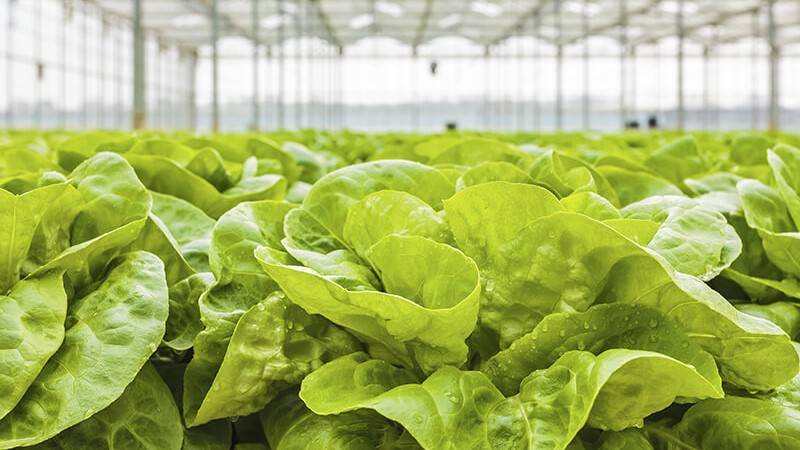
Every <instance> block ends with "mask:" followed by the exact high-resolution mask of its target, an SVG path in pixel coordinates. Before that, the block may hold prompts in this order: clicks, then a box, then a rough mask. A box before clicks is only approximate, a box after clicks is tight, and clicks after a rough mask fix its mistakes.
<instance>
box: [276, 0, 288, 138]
mask: <svg viewBox="0 0 800 450" xmlns="http://www.w3.org/2000/svg"><path fill="white" fill-rule="evenodd" d="M283 1H284V0H278V6H279V8H278V9H279V14H280V15H281V17H283V14H284V4H283ZM285 26H286V21H285V20H283V19H281V24H280V27H279V28H278V98H277V102H278V130H283V129H285V128H286V111H285V108H286V101H285V91H286V80H285V78H284V72H285V71H286V43H285V42H284V40H285V38H286V35H285V31H286V29H285Z"/></svg>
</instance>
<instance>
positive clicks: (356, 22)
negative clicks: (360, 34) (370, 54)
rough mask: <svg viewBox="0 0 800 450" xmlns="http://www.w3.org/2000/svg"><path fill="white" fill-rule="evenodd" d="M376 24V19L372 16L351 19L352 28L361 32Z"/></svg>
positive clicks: (366, 15) (363, 15) (364, 15)
mask: <svg viewBox="0 0 800 450" xmlns="http://www.w3.org/2000/svg"><path fill="white" fill-rule="evenodd" d="M373 23H375V17H373V16H372V14H361V15H360V16H355V17H353V18H352V19H350V28H352V29H354V30H360V29H362V28H366V27H368V26H370V25H372V24H373Z"/></svg>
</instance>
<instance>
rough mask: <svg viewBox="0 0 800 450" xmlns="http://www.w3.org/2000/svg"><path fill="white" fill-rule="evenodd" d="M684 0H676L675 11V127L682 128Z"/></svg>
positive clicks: (684, 36)
mask: <svg viewBox="0 0 800 450" xmlns="http://www.w3.org/2000/svg"><path fill="white" fill-rule="evenodd" d="M683 7H684V0H679V1H678V12H677V13H676V15H675V17H676V28H677V31H678V109H677V111H676V124H675V128H677V129H678V130H683V129H684V127H685V125H686V117H685V116H686V105H685V97H684V80H683V72H684V70H683V63H684V61H683V60H684V41H685V40H686V29H685V27H684V23H683Z"/></svg>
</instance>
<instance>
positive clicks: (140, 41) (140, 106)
mask: <svg viewBox="0 0 800 450" xmlns="http://www.w3.org/2000/svg"><path fill="white" fill-rule="evenodd" d="M143 1H144V0H134V3H133V128H134V129H136V130H140V129H142V128H144V127H145V126H147V104H146V97H147V96H146V93H145V88H146V85H145V73H146V72H145V68H146V66H145V65H146V63H147V60H146V57H145V51H144V30H143V29H142V2H143Z"/></svg>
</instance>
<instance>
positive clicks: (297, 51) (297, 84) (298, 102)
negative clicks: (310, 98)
mask: <svg viewBox="0 0 800 450" xmlns="http://www.w3.org/2000/svg"><path fill="white" fill-rule="evenodd" d="M305 15H306V10H305V4H303V5H302V6H301V7H300V9H299V18H300V20H296V21H295V22H294V23H295V27H294V31H295V44H294V49H293V50H294V54H293V55H292V64H294V101H295V103H294V127H295V128H296V129H300V128H303V125H302V124H303V98H302V90H301V89H302V86H303V81H302V77H303V68H302V64H301V62H302V57H301V56H302V55H301V53H302V51H303V48H302V45H301V42H300V40H301V39H302V37H303V30H302V28H303V26H304V23H305V20H306V17H305Z"/></svg>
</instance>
